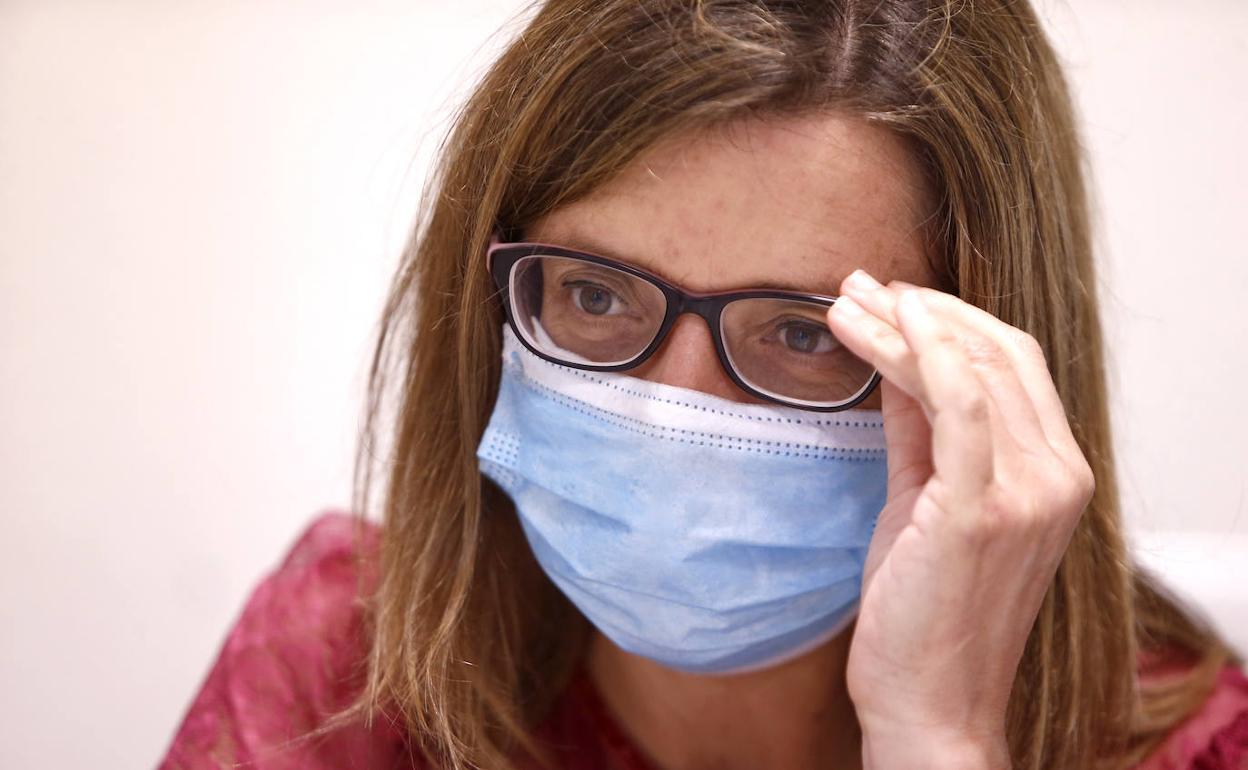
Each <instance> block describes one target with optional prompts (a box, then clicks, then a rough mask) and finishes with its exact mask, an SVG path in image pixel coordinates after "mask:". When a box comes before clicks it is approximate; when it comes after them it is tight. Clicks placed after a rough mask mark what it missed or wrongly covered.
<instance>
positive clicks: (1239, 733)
mask: <svg viewBox="0 0 1248 770" xmlns="http://www.w3.org/2000/svg"><path fill="white" fill-rule="evenodd" d="M1154 676H1161V675H1160V674H1154ZM1149 678H1150V676H1149V673H1148V672H1142V673H1141V681H1142V682H1146V681H1147V680H1148V679H1149ZM1136 770H1248V676H1245V673H1244V671H1243V670H1242V669H1240V668H1238V667H1236V666H1233V665H1227V666H1224V667H1223V668H1222V670H1221V671H1220V672H1219V673H1218V677H1217V679H1216V682H1215V684H1214V688H1213V690H1212V692H1210V694H1209V696H1208V697H1207V698H1206V699H1205V701H1204V703H1203V704H1202V705H1201V706H1200V708H1199V709H1197V710H1196V711H1195V712H1194V713H1193V714H1192V715H1191V716H1189V717H1188V718H1187V719H1185V720H1184V721H1183V722H1182V723H1180V724H1179V725H1178V726H1177V727H1175V728H1174V729H1173V730H1172V731H1171V732H1170V734H1169V735H1167V736H1166V738H1165V740H1164V741H1163V742H1162V744H1161V745H1160V746H1159V747H1158V748H1157V749H1156V750H1155V751H1154V752H1153V753H1152V754H1151V755H1150V756H1149V757H1148V759H1147V760H1145V761H1144V762H1143V763H1141V764H1140V765H1138V766H1137V768H1136Z"/></svg>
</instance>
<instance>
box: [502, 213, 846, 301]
mask: <svg viewBox="0 0 1248 770" xmlns="http://www.w3.org/2000/svg"><path fill="white" fill-rule="evenodd" d="M528 235H529V234H528V233H522V237H523V238H524V240H525V241H526V242H531V243H545V244H547V245H549V246H562V247H564V248H568V249H572V250H574V251H584V252H587V253H589V254H596V255H598V256H600V257H606V258H607V259H612V260H615V261H616V262H623V263H624V264H626V265H632V266H633V267H638V268H641V269H642V270H645V271H646V272H648V273H652V274H654V275H657V276H659V277H660V278H662V279H663V280H665V281H667V282H668V283H671V284H676V283H677V281H675V280H673V279H672V278H671V277H670V276H669V275H667V273H666V272H665V271H663V270H660V269H658V268H656V267H654V266H652V265H649V264H646V263H644V262H642V261H639V260H638V259H637V258H635V257H631V256H623V255H621V254H618V253H616V252H614V251H613V250H612V249H610V248H606V247H604V246H603V245H602V244H600V243H598V242H596V241H594V240H593V239H592V238H587V237H585V236H584V235H583V234H582V233H579V232H577V231H574V230H567V231H563V232H557V233H556V234H555V236H554V238H552V239H551V240H549V241H531V240H530V239H529V237H528ZM841 280H842V278H840V277H834V279H833V280H832V281H830V282H829V283H830V284H831V288H830V289H827V290H818V289H812V288H809V287H805V286H797V285H795V284H791V283H784V282H781V281H772V280H766V279H764V280H759V281H752V282H750V283H748V284H746V285H742V286H740V287H735V288H727V289H719V290H716V291H741V290H749V289H766V290H768V291H792V292H797V293H800V294H819V295H822V296H829V297H835V296H836V289H837V288H838V287H839V286H840V285H841Z"/></svg>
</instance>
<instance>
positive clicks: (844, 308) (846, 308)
mask: <svg viewBox="0 0 1248 770" xmlns="http://www.w3.org/2000/svg"><path fill="white" fill-rule="evenodd" d="M832 308H833V309H836V308H840V311H839V312H841V313H844V314H845V315H849V316H855V315H862V307H860V306H859V305H858V303H857V302H854V301H853V300H852V299H850V298H849V297H846V296H845V295H844V294H842V295H841V296H839V297H837V298H836V301H835V302H833V303H832Z"/></svg>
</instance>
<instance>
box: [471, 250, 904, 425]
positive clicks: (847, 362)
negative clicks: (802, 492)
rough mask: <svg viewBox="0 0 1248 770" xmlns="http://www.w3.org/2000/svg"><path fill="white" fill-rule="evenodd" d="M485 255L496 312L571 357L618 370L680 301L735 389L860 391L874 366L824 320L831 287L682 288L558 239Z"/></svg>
mask: <svg viewBox="0 0 1248 770" xmlns="http://www.w3.org/2000/svg"><path fill="white" fill-rule="evenodd" d="M500 238H501V235H500V233H499V232H498V231H495V233H494V236H493V238H491V240H490V245H489V249H488V251H487V252H486V264H487V266H488V269H489V271H490V275H491V277H492V278H493V280H494V284H495V286H496V287H497V288H498V290H499V293H500V294H501V295H502V298H503V305H504V308H505V312H506V316H507V322H508V323H509V324H510V325H511V328H512V331H514V332H515V333H516V336H517V337H518V338H519V339H520V341H521V342H522V343H523V344H524V346H525V347H527V348H528V349H529V350H531V351H532V352H533V353H534V354H536V355H537V356H539V357H541V358H543V359H545V360H547V361H551V362H554V363H557V364H563V365H564V366H570V367H573V368H575V369H587V370H590V371H596V372H619V371H627V370H629V369H632V368H634V367H637V366H640V365H641V364H642V363H644V362H645V361H646V360H647V359H648V358H650V356H652V355H653V354H654V352H655V351H656V350H658V349H659V347H661V346H662V344H663V340H664V339H665V338H666V337H667V333H668V332H669V331H670V330H671V328H672V326H674V325H675V323H676V319H677V318H678V317H679V316H680V315H681V314H683V313H694V314H695V315H699V316H701V317H702V319H703V320H705V321H706V324H707V326H708V327H710V330H711V337H712V339H713V340H714V342H715V351H716V353H717V354H718V356H719V360H720V363H721V364H722V365H723V367H724V370H725V371H726V372H727V373H728V376H729V377H730V378H732V381H733V382H735V383H736V384H737V386H738V387H740V388H741V389H742V390H744V391H746V392H747V393H750V394H753V395H755V396H757V397H759V398H762V399H765V400H768V401H774V402H777V403H781V404H786V405H788V406H793V407H797V408H800V409H808V410H812V411H819V412H836V411H840V410H843V409H849V408H851V407H853V406H854V405H856V404H858V403H859V402H861V401H862V400H863V399H865V398H866V397H867V396H868V395H870V393H871V391H872V390H873V389H874V388H875V386H876V384H877V383H878V382H879V380H880V374H879V372H878V371H876V370H875V369H874V368H873V367H872V366H871V364H869V363H867V362H866V361H863V360H862V359H861V358H858V357H857V356H856V355H854V354H853V353H851V352H850V351H849V348H847V347H845V346H844V345H842V344H841V342H840V341H839V340H838V339H837V338H836V336H835V335H834V334H833V333H832V331H831V330H830V329H829V328H828V325H827V322H826V320H825V319H826V317H827V311H828V308H829V307H831V306H832V304H833V303H835V302H836V297H832V296H825V295H821V294H804V293H801V292H792V291H772V290H765V289H760V290H744V291H727V292H715V293H696V292H690V291H685V290H684V289H682V288H680V287H678V286H675V285H673V284H671V283H669V282H667V281H665V280H663V279H662V278H660V277H658V276H656V275H654V274H652V273H649V272H646V271H645V270H642V269H640V268H637V267H634V266H632V265H629V264H626V263H624V262H619V261H617V260H613V259H608V258H607V257H602V256H599V255H597V254H590V253H587V252H583V251H577V250H575V249H569V248H566V247H563V246H555V245H552V244H546V243H529V242H503V241H501V240H500Z"/></svg>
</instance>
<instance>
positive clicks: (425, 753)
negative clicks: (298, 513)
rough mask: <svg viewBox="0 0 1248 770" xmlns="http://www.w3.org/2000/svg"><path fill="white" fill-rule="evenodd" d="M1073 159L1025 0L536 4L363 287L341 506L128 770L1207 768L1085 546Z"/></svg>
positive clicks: (1093, 486) (1231, 688) (1080, 198)
mask: <svg viewBox="0 0 1248 770" xmlns="http://www.w3.org/2000/svg"><path fill="white" fill-rule="evenodd" d="M1081 160H1082V158H1081V153H1080V146H1079V143H1078V136H1077V133H1076V130H1075V121H1074V117H1073V115H1072V108H1071V104H1070V97H1069V94H1068V91H1067V86H1066V84H1065V81H1064V79H1063V76H1062V73H1061V71H1060V69H1059V66H1058V64H1057V61H1056V57H1055V55H1054V53H1053V51H1052V49H1051V47H1050V45H1049V43H1048V42H1047V40H1046V39H1045V36H1044V34H1043V32H1042V31H1041V28H1040V26H1039V24H1038V23H1037V21H1036V18H1035V16H1034V14H1033V12H1032V10H1031V9H1030V8H1029V7H1028V6H1027V5H1026V4H1024V3H1019V2H981V3H977V4H964V3H945V2H936V1H934V0H926V1H920V0H884V1H883V2H877V3H870V4H861V5H860V4H858V3H856V2H853V1H852V0H847V1H845V2H797V1H794V2H770V1H767V2H764V1H763V0H754V1H750V0H725V1H724V2H676V1H675V0H646V1H645V2H634V1H633V0H607V1H606V2H602V1H600V2H592V3H590V2H547V3H545V4H544V5H543V6H542V7H541V8H540V9H539V11H538V13H537V14H536V16H535V17H534V18H533V20H532V21H531V23H529V24H528V26H527V27H526V29H525V30H524V32H523V33H522V34H521V35H520V36H519V37H518V38H517V39H516V41H515V42H514V43H513V44H512V45H511V46H510V47H509V48H508V49H507V50H506V51H505V52H504V53H503V55H502V56H501V58H500V59H499V60H498V61H497V63H496V64H495V65H494V67H493V68H492V69H491V70H490V71H489V72H488V73H487V75H486V76H485V78H484V80H483V82H482V83H481V84H480V85H479V87H478V88H477V89H476V91H475V93H474V94H473V96H472V97H471V98H470V100H469V101H468V103H467V105H466V106H465V108H464V109H463V111H462V112H461V114H460V115H459V117H458V120H457V122H456V125H455V128H454V130H453V132H452V134H451V136H450V139H449V142H448V144H447V145H446V146H445V148H444V152H443V156H442V159H441V163H440V166H439V168H438V171H439V173H438V175H437V176H436V178H435V180H434V185H433V186H432V187H431V188H430V191H429V194H428V196H427V201H426V205H425V206H423V207H422V214H423V216H424V218H423V219H422V221H421V224H420V227H419V228H418V230H417V233H416V235H415V236H414V238H413V240H412V243H411V246H410V248H409V249H408V250H407V252H406V254H405V259H404V261H403V265H402V266H401V269H400V271H399V273H398V275H397V277H396V280H395V284H394V286H393V290H392V293H391V296H390V299H389V302H388V304H387V306H386V309H385V316H384V324H383V333H382V335H381V339H380V341H379V343H378V348H377V354H376V357H375V359H374V367H373V375H372V382H371V385H372V387H371V393H372V399H371V408H370V421H369V430H370V434H371V432H372V431H373V430H375V419H374V416H375V415H376V414H377V413H378V410H379V405H380V404H381V403H382V401H383V397H384V396H385V395H386V394H387V392H388V388H389V387H390V385H391V382H392V379H391V377H392V376H393V375H394V374H397V375H398V376H399V382H400V383H401V387H400V389H399V392H398V396H399V401H398V409H397V412H396V416H395V432H394V439H395V442H394V450H393V451H394V455H393V458H392V460H391V461H389V462H388V463H387V465H386V468H385V472H386V476H387V478H386V481H387V484H386V487H385V499H384V522H383V526H382V528H380V529H374V528H372V527H371V526H369V525H367V524H364V523H363V522H360V521H357V522H356V525H357V526H356V529H355V532H354V535H355V536H354V537H352V536H351V535H350V532H349V531H348V530H347V529H345V527H346V526H347V521H348V519H346V518H345V517H343V516H341V515H334V514H331V515H326V516H324V517H322V518H321V519H320V520H319V521H318V522H317V523H316V524H315V525H314V526H313V527H312V528H311V529H310V530H309V531H308V532H307V533H306V534H305V535H304V536H303V537H302V538H301V539H300V541H299V543H297V544H296V546H295V548H294V550H293V551H292V553H291V555H290V556H289V557H288V558H287V560H286V562H285V563H284V564H283V565H282V567H281V568H280V569H279V570H278V571H277V573H276V574H274V575H273V576H271V577H270V578H269V579H268V580H266V581H265V583H264V584H262V586H261V587H260V588H259V589H258V590H257V592H256V594H255V595H253V597H252V599H251V601H250V602H249V605H248V607H247V609H246V610H245V611H244V614H243V616H242V618H241V619H240V621H239V624H238V626H237V627H236V628H235V629H234V631H233V632H232V633H231V636H230V638H229V639H228V640H227V642H226V645H225V648H224V649H223V651H222V655H221V658H220V659H219V660H218V662H217V664H216V666H215V667H214V668H213V671H212V672H211V673H210V675H209V678H208V681H207V682H206V684H205V686H204V688H203V691H202V692H201V693H200V695H199V697H198V698H197V699H196V701H195V703H194V704H193V705H192V707H191V710H190V712H189V713H188V715H187V717H186V720H185V722H184V724H183V727H182V728H181V730H180V731H179V733H178V735H177V737H176V738H175V740H174V745H173V747H172V748H171V750H170V752H169V756H168V757H167V758H166V760H165V766H167V767H183V766H191V767H196V766H216V764H228V763H232V762H254V763H256V764H257V765H259V766H261V767H286V766H291V767H342V766H348V765H350V766H356V767H408V766H414V767H439V768H456V769H458V768H467V767H484V768H507V767H538V766H543V765H544V766H548V767H577V768H582V767H583V768H630V769H631V770H639V769H640V768H654V769H655V770H658V769H660V768H663V769H669V770H676V769H678V768H709V767H714V768H729V769H731V768H744V767H751V768H754V767H783V768H834V767H835V768H853V767H866V768H918V767H933V768H936V767H959V768H979V767H985V768H987V767H991V768H1001V767H1018V768H1092V767H1113V768H1125V767H1148V768H1163V767H1165V768H1171V767H1190V768H1197V767H1206V768H1208V767H1216V768H1242V767H1245V766H1248V764H1246V763H1248V759H1246V758H1248V680H1245V679H1244V677H1243V674H1242V672H1240V671H1239V669H1238V665H1239V660H1238V658H1236V657H1235V656H1234V655H1233V654H1232V652H1231V651H1230V650H1229V649H1228V648H1227V647H1226V645H1225V644H1224V643H1223V642H1221V641H1220V640H1219V639H1217V638H1216V637H1215V636H1214V635H1213V633H1212V632H1211V631H1209V630H1208V629H1207V628H1205V627H1203V626H1202V625H1201V624H1199V623H1197V622H1196V621H1195V620H1193V619H1192V618H1191V617H1189V615H1187V614H1186V613H1185V612H1184V611H1183V610H1182V609H1181V608H1180V607H1178V606H1177V605H1176V603H1175V602H1174V601H1172V600H1170V599H1168V598H1166V597H1165V596H1164V595H1163V593H1162V592H1160V591H1159V590H1158V589H1157V588H1156V587H1155V585H1154V584H1153V583H1152V582H1150V580H1149V579H1148V578H1147V577H1146V576H1145V575H1143V574H1142V573H1140V572H1139V571H1138V570H1137V569H1136V568H1135V567H1134V566H1133V564H1132V563H1131V561H1130V559H1129V557H1128V554H1127V552H1126V550H1125V546H1124V544H1123V539H1122V534H1121V524H1120V515H1121V512H1120V510H1119V503H1118V494H1117V489H1116V486H1115V470H1114V464H1113V457H1112V454H1111V440H1110V433H1109V425H1108V417H1107V404H1106V394H1105V385H1104V376H1103V371H1102V362H1103V356H1102V342H1101V332H1100V327H1099V319H1098V310H1097V304H1096V295H1095V277H1094V271H1093V261H1092V254H1091V249H1090V234H1089V225H1088V205H1087V201H1086V193H1085V189H1084V183H1083V179H1082V172H1081ZM699 315H701V316H702V318H698V317H696V316H699ZM370 446H371V442H370V443H366V444H365V445H364V451H362V452H361V455H360V457H361V459H360V464H359V466H358V467H359V469H360V472H359V475H358V477H357V478H358V480H359V481H360V484H359V489H360V490H361V494H360V496H359V499H358V501H357V510H359V511H364V510H367V507H368V488H369V487H370V486H371V477H372V469H371V460H370V459H369V458H370V454H369V451H368V450H369V447H370ZM357 594H358V596H360V597H363V601H360V602H357V601H355V599H356V596H357ZM331 712H338V713H337V714H336V715H335V717H334V718H328V717H329V715H330V713H331Z"/></svg>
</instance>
